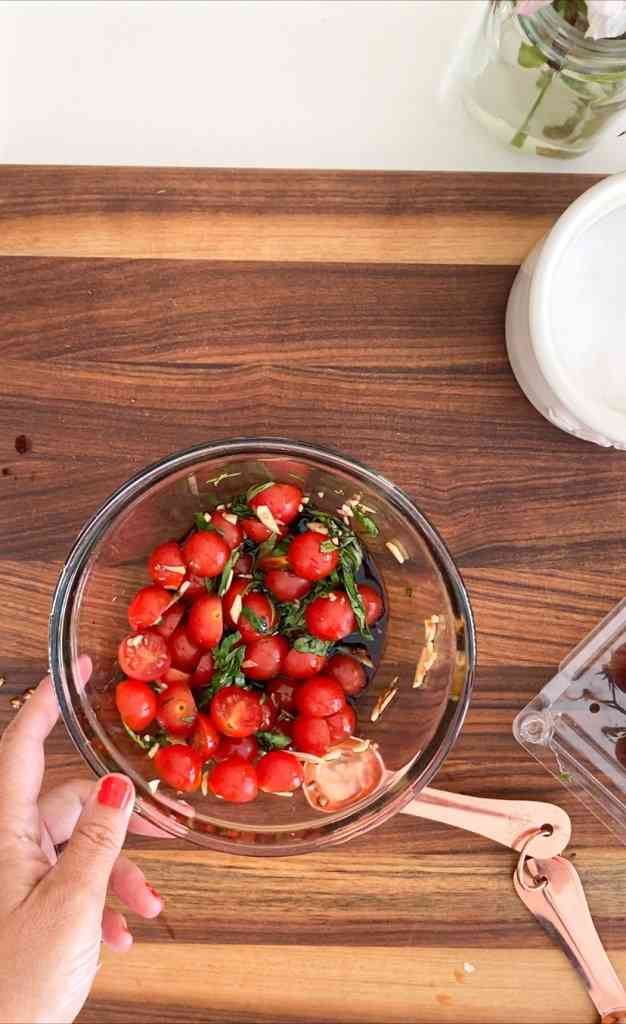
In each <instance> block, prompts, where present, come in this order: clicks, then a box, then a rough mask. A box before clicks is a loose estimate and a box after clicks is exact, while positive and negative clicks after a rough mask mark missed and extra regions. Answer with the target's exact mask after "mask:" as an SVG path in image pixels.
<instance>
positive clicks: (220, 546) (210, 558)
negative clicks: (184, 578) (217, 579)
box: [183, 530, 230, 577]
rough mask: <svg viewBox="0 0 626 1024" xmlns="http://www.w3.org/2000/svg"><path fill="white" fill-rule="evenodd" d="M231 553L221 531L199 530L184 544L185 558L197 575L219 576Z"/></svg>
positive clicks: (189, 567)
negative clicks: (221, 535) (220, 533)
mask: <svg viewBox="0 0 626 1024" xmlns="http://www.w3.org/2000/svg"><path fill="white" fill-rule="evenodd" d="M229 555H230V548H229V547H228V544H227V543H226V541H225V540H224V538H223V537H220V535H219V533H214V532H213V531H210V532H207V531H206V530H199V531H198V533H192V535H191V537H189V539H188V540H186V541H185V543H184V544H183V558H184V559H185V564H186V565H187V568H188V569H189V571H190V572H191V573H193V574H194V575H195V576H211V577H212V576H219V574H220V573H221V571H222V569H223V568H224V566H225V565H226V562H227V561H228V558H229Z"/></svg>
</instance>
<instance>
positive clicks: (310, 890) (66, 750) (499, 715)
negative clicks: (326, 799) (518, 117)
mask: <svg viewBox="0 0 626 1024" xmlns="http://www.w3.org/2000/svg"><path fill="white" fill-rule="evenodd" d="M591 183H592V179H590V178H587V177H584V176H581V175H549V174H542V175H539V174H529V175H524V174H476V175H474V174H378V173H364V174H356V173H345V174H344V173H308V172H278V171H277V172H274V171H202V170H154V169H152V170H151V169H142V168H134V169H127V168H126V169H124V168H120V169H100V168H46V167H3V168H0V294H1V300H2V301H1V306H0V352H1V354H2V381H3V383H2V402H1V403H0V423H1V430H0V466H1V467H2V469H1V473H2V475H1V476H0V499H1V502H2V505H1V507H2V518H1V532H2V538H1V541H0V608H1V609H2V610H1V612H0V621H1V622H2V645H1V651H0V673H1V674H2V675H4V676H5V678H6V685H5V687H4V688H3V689H2V691H1V692H0V723H1V724H2V725H4V724H6V722H7V721H8V720H9V718H10V716H11V714H12V713H13V712H12V710H11V708H10V705H9V699H10V698H11V697H12V696H13V695H15V694H17V693H20V692H21V691H22V690H23V689H24V688H25V687H27V686H30V685H32V684H33V682H34V681H35V680H36V679H38V678H39V677H40V676H41V675H42V674H43V672H44V670H45V666H46V629H47V617H48V609H49V605H50V597H51V593H52V589H53V587H54V584H55V580H56V577H57V574H58V572H59V569H60V567H61V565H62V563H63V558H64V555H65V553H66V552H67V550H68V548H69V546H70V544H71V543H72V540H73V538H74V537H75V535H76V533H77V531H78V529H79V528H80V526H81V524H82V523H83V521H84V520H85V519H86V518H87V517H88V516H90V515H91V514H92V513H93V512H94V510H95V509H96V508H97V507H98V505H99V504H100V503H101V502H102V500H103V499H104V498H105V497H106V496H107V495H108V494H109V493H110V492H111V491H112V490H114V489H115V488H116V487H117V486H118V485H119V484H121V483H122V482H123V481H124V480H126V479H127V477H128V476H130V475H131V474H132V473H134V472H135V471H136V470H138V469H139V468H141V467H142V466H144V465H145V464H147V463H150V462H152V461H154V460H155V459H158V458H159V457H160V456H162V455H164V454H166V453H169V452H172V451H175V450H177V449H180V448H185V447H187V446H189V445H192V444H196V443H198V442H201V441H207V440H210V439H218V438H227V437H229V436H233V435H243V434H251V435H252V434H282V435H284V436H290V437H293V438H301V439H303V440H307V441H311V442H319V443H321V444H329V445H335V446H337V447H339V448H341V449H343V450H344V451H346V452H347V453H348V454H351V455H354V456H356V457H357V458H359V459H362V460H363V461H365V462H366V463H369V464H370V465H372V466H373V467H375V468H377V469H379V470H381V471H382V472H383V473H384V474H385V475H386V476H388V477H390V478H391V479H392V480H394V481H396V482H397V483H398V484H399V485H400V486H401V487H403V488H405V490H407V491H408V492H409V493H410V494H411V495H412V496H413V497H414V498H415V500H416V501H417V502H418V504H419V505H420V507H421V508H422V509H423V510H424V511H425V513H426V514H427V515H428V516H429V517H430V518H431V519H432V521H433V522H434V523H435V524H436V526H437V527H438V528H439V529H440V530H441V532H442V533H443V535H444V537H445V539H446V541H447V543H448V544H449V546H450V548H451V550H452V552H453V554H454V556H455V558H456V560H457V562H458V564H459V566H460V568H461V570H462V572H463V574H464V577H465V580H466V582H467V584H468V587H469V590H470V594H471V598H472V601H473V605H474V610H475V613H476V617H477V625H478V640H479V670H478V678H477V686H476V695H475V697H474V701H473V705H472V708H471V710H470V714H469V717H468V720H467V725H466V727H465V729H464V731H463V734H462V737H461V739H460V740H459V742H458V743H457V745H456V746H455V748H454V750H453V752H452V754H451V756H450V757H449V758H448V761H447V762H446V765H445V767H444V769H443V771H442V772H441V774H440V775H439V776H438V778H437V780H436V785H438V786H439V787H440V788H449V789H450V790H453V791H459V792H469V793H475V794H477V795H479V796H489V797H498V796H500V797H515V798H520V797H531V798H532V797H535V798H539V799H543V800H553V801H557V802H559V803H561V804H563V806H565V808H566V809H567V810H568V811H569V812H570V814H571V815H572V818H573V821H574V840H573V844H572V847H571V850H570V854H569V855H570V856H571V857H575V863H576V866H577V868H578V869H579V871H580V873H581V875H582V878H583V881H584V884H585V886H586V890H587V893H588V897H589V902H590V905H591V909H592V911H593V913H594V915H595V918H596V921H597V923H598V926H599V930H600V932H601V935H602V937H603V939H604V941H605V943H606V945H607V946H608V948H609V950H610V952H611V954H612V956H613V958H614V961H615V963H616V966H617V968H618V970H621V972H622V975H623V976H626V921H625V914H624V911H625V909H626V906H625V899H626V897H625V896H624V893H625V892H626V856H625V852H624V849H623V847H621V846H619V845H618V844H617V842H616V841H615V840H614V839H613V838H611V836H610V834H609V833H608V832H606V831H604V829H603V827H602V826H601V825H600V824H598V823H597V822H596V821H595V820H593V819H591V818H590V817H589V815H588V814H587V813H586V812H585V811H584V810H583V809H582V808H581V807H580V806H579V805H578V804H576V803H574V802H573V801H572V800H571V799H570V798H569V797H568V795H567V793H566V792H565V791H564V790H563V789H562V788H561V787H560V786H559V785H558V784H556V783H555V782H553V780H552V779H551V778H550V777H549V776H548V775H547V774H545V773H544V772H543V770H542V769H541V768H539V767H538V766H537V765H536V764H535V763H533V762H532V761H530V760H529V758H528V757H527V756H526V755H525V754H524V752H523V751H522V750H521V749H520V748H519V747H518V746H517V745H516V743H515V742H514V740H513V738H512V736H511V722H512V719H513V717H514V716H515V714H516V712H517V711H518V710H519V709H520V708H521V707H522V706H523V705H524V704H525V703H526V702H527V701H528V699H529V698H530V697H531V696H532V695H534V694H535V693H536V692H537V691H538V690H539V689H540V688H541V687H542V686H543V685H544V683H545V682H546V681H547V679H548V678H549V677H550V676H551V675H552V674H553V672H554V669H555V666H556V665H557V663H558V662H559V661H560V659H561V658H562V657H563V655H564V654H565V653H566V652H567V651H568V650H569V649H570V648H571V647H572V646H573V645H574V644H575V643H576V642H577V641H578V640H579V639H580V638H581V637H582V636H583V634H585V633H586V632H587V631H588V630H589V629H590V628H591V626H592V625H593V624H594V623H595V622H596V621H597V620H598V619H599V618H600V617H601V616H602V615H604V614H605V613H606V612H607V611H608V609H609V608H610V607H611V605H612V604H614V603H615V602H616V601H617V600H618V598H620V597H621V596H622V595H623V592H624V565H625V563H626V500H625V499H626V472H625V470H626V455H625V454H624V453H623V452H616V451H604V450H600V449H598V448H595V447H592V446H591V445H589V444H585V443H584V442H581V441H578V440H576V439H574V438H572V437H568V436H566V435H565V434H562V433H559V432H558V431H557V430H555V429H554V428H553V427H552V426H550V425H549V424H548V423H547V422H545V421H544V420H543V419H542V418H540V416H539V415H538V414H537V413H536V412H535V411H534V409H533V408H532V407H531V406H530V405H529V404H528V402H527V401H526V400H525V398H524V397H523V395H522V394H521V393H520V391H519V390H518V388H517V386H516V384H515V381H514V379H513V377H512V375H511V372H510V369H509V366H508V363H507V360H506V355H505V348H504V333H503V324H504V309H505V303H506V298H507V294H508V291H509V288H510V286H511V283H512V281H513V278H514V276H515V271H516V267H517V265H518V264H519V262H520V261H521V260H522V259H523V257H524V255H525V254H526V252H527V251H528V249H529V248H530V246H531V245H532V244H533V243H534V242H535V240H536V239H537V238H538V237H540V235H541V234H542V233H543V232H544V231H545V230H546V229H547V228H549V226H550V225H551V224H552V223H553V221H554V220H555V219H556V217H557V216H558V215H559V214H560V213H561V211H562V210H563V209H564V208H565V207H566V206H567V205H568V204H569V203H570V202H571V201H572V200H573V199H574V198H575V197H576V196H578V195H579V194H580V193H581V192H582V191H583V190H584V189H585V188H587V187H588V186H589V185H590V184H591ZM20 434H25V435H26V436H27V437H28V438H29V440H30V442H31V443H32V450H31V451H29V452H27V453H26V454H22V455H20V454H17V452H16V450H15V446H14V442H15V438H16V436H17V435H20ZM49 765H50V770H49V778H48V783H49V784H53V783H55V782H58V781H59V780H61V779H64V778H67V777H69V776H72V775H76V774H84V772H85V769H84V768H83V767H82V765H81V762H80V760H79V759H78V757H77V755H76V754H75V753H74V752H73V750H72V748H71V746H70V744H69V741H68V739H67V738H66V736H65V734H64V731H63V730H62V729H61V728H59V729H58V730H57V731H56V733H55V734H54V736H53V738H52V740H51V742H50V745H49ZM130 847H131V850H132V851H133V857H134V858H136V860H137V862H138V863H140V864H141V866H142V867H143V868H144V870H145V871H146V872H147V873H148V875H149V877H150V879H151V881H152V882H153V884H154V885H155V886H156V887H157V888H158V889H159V890H161V892H162V893H163V894H164V896H165V898H166V907H167V913H166V916H167V922H164V921H156V922H149V923H144V922H140V921H134V922H132V926H133V928H134V931H135V934H136V937H137V940H138V941H137V944H136V946H135V948H134V950H133V951H132V953H130V954H129V955H128V956H126V957H115V956H109V955H107V954H106V953H105V955H104V967H103V969H102V970H101V972H100V973H99V974H98V978H97V981H96V986H95V990H94V993H93V997H92V999H91V1001H90V1002H89V1004H88V1005H87V1007H86V1009H85V1010H84V1012H83V1014H82V1017H81V1020H82V1021H83V1022H84V1024H87V1022H104V1021H107V1022H113V1021H119V1022H122V1021H124V1022H126V1021H130V1020H132V1021H133V1022H134V1024H153V1021H155V1020H160V1021H165V1022H168V1021H171V1022H177V1024H180V1022H187V1021H189V1022H195V1021H198V1022H203V1024H212V1022H220V1024H221V1022H224V1024H226V1022H227V1024H243V1022H246V1024H260V1022H281V1024H284V1022H289V1024H337V1022H359V1024H413V1022H418V1021H419V1022H420V1024H430V1022H439V1021H442V1022H443V1021H446V1022H455V1024H456V1022H469V1024H505V1022H506V1024H508V1022H509V1021H510V1020H511V1019H514V1020H515V1021H516V1022H519V1024H531V1022H532V1024H542V1022H545V1024H554V1022H557V1021H558V1022H567V1024H579V1022H581V1024H582V1022H591V1021H593V1020H595V1015H594V1012H593V1009H592V1008H591V1005H590V1004H589V1003H588V1001H587V998H586V995H585V993H584V990H583V988H582V987H581V985H580V983H579V981H578V979H577V978H576V976H575V974H574V973H573V971H572V970H571V968H570V967H569V965H568V964H567V962H566V960H565V958H564V957H563V956H562V954H561V953H560V952H559V951H558V950H557V949H556V948H554V947H553V946H552V945H551V943H550V942H549V940H548V939H547V937H546V936H545V935H544V933H543V932H542V931H541V930H540V929H539V928H538V926H537V925H536V924H535V922H534V921H533V920H532V919H531V918H530V917H529V916H528V915H527V912H526V911H525V909H524V908H523V907H522V905H521V904H520V903H519V901H518V899H517V897H516V896H515V895H514V893H513V889H512V885H511V874H512V871H513V866H514V856H513V855H512V854H510V853H509V852H508V851H506V850H503V849H500V848H496V847H494V846H493V845H491V844H490V843H488V842H486V841H483V840H481V839H479V838H476V837H473V836H469V835H467V834H464V833H461V832H455V831H452V830H450V829H448V828H445V827H444V826H438V825H435V824H428V823H426V822H423V823H421V824H420V823H418V822H416V821H415V820H411V819H408V818H405V817H403V816H400V817H397V818H396V819H394V820H392V821H390V822H388V823H387V824H386V825H385V826H383V827H382V828H381V829H379V830H378V831H377V832H374V833H370V834H369V835H368V836H365V837H362V838H361V839H359V840H356V841H354V842H352V843H350V844H348V845H345V846H342V847H339V848H337V849H336V850H334V851H333V852H330V853H327V854H324V855H319V856H313V855H309V856H306V857H300V858H295V859H294V858H290V859H277V860H274V859H271V860H265V859H263V860H254V859H246V858H240V857H235V856H223V855H220V854H212V853H204V852H201V851H198V850H196V849H194V848H192V847H185V846H179V845H178V844H177V843H174V842H156V841H149V840H141V841H139V840H131V842H130Z"/></svg>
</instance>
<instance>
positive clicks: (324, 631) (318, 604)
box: [304, 590, 356, 640]
mask: <svg viewBox="0 0 626 1024" xmlns="http://www.w3.org/2000/svg"><path fill="white" fill-rule="evenodd" d="M304 619H305V622H306V626H307V629H308V631H309V633H312V635H313V636H317V637H319V638H320V640H341V639H342V637H344V636H348V634H349V633H353V632H354V630H355V629H356V619H355V617H354V612H353V611H352V606H351V604H350V601H349V600H348V595H347V594H346V593H345V592H344V591H343V590H333V591H332V592H331V593H330V594H328V596H327V597H316V598H315V600H314V601H311V604H310V605H309V606H308V608H307V609H306V611H305V613H304Z"/></svg>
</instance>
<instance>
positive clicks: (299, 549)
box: [288, 530, 339, 582]
mask: <svg viewBox="0 0 626 1024" xmlns="http://www.w3.org/2000/svg"><path fill="white" fill-rule="evenodd" d="M327 543H328V535H327V534H325V533H316V532H315V531H314V530H305V532H304V533H299V534H298V536H297V537H294V538H293V540H292V542H291V544H290V545H289V551H288V557H289V565H290V566H291V568H292V569H293V571H294V572H295V574H296V576H300V577H301V578H302V579H305V580H312V581H313V582H315V580H321V579H323V578H324V577H325V576H330V574H331V572H334V570H335V569H336V568H337V565H338V564H339V550H338V549H335V550H333V551H322V544H327Z"/></svg>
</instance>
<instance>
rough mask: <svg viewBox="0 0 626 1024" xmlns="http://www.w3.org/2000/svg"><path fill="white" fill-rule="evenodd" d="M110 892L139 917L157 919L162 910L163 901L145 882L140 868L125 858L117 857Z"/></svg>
mask: <svg viewBox="0 0 626 1024" xmlns="http://www.w3.org/2000/svg"><path fill="white" fill-rule="evenodd" d="M110 888H111V892H113V893H115V895H116V896H117V898H118V899H120V900H121V901H122V903H125V904H126V906H127V907H128V909H129V910H132V911H133V913H135V914H139V916H140V917H148V918H149V917H157V915H158V914H160V913H161V911H162V910H163V899H162V897H161V896H160V895H159V893H158V892H156V890H155V889H153V888H152V886H151V885H148V882H147V881H146V876H145V875H144V873H143V871H142V870H141V868H139V867H137V865H136V864H134V863H133V862H132V860H129V859H128V857H125V856H124V855H123V854H122V856H121V857H118V858H117V860H116V862H115V865H114V867H113V871H112V872H111V884H110Z"/></svg>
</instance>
